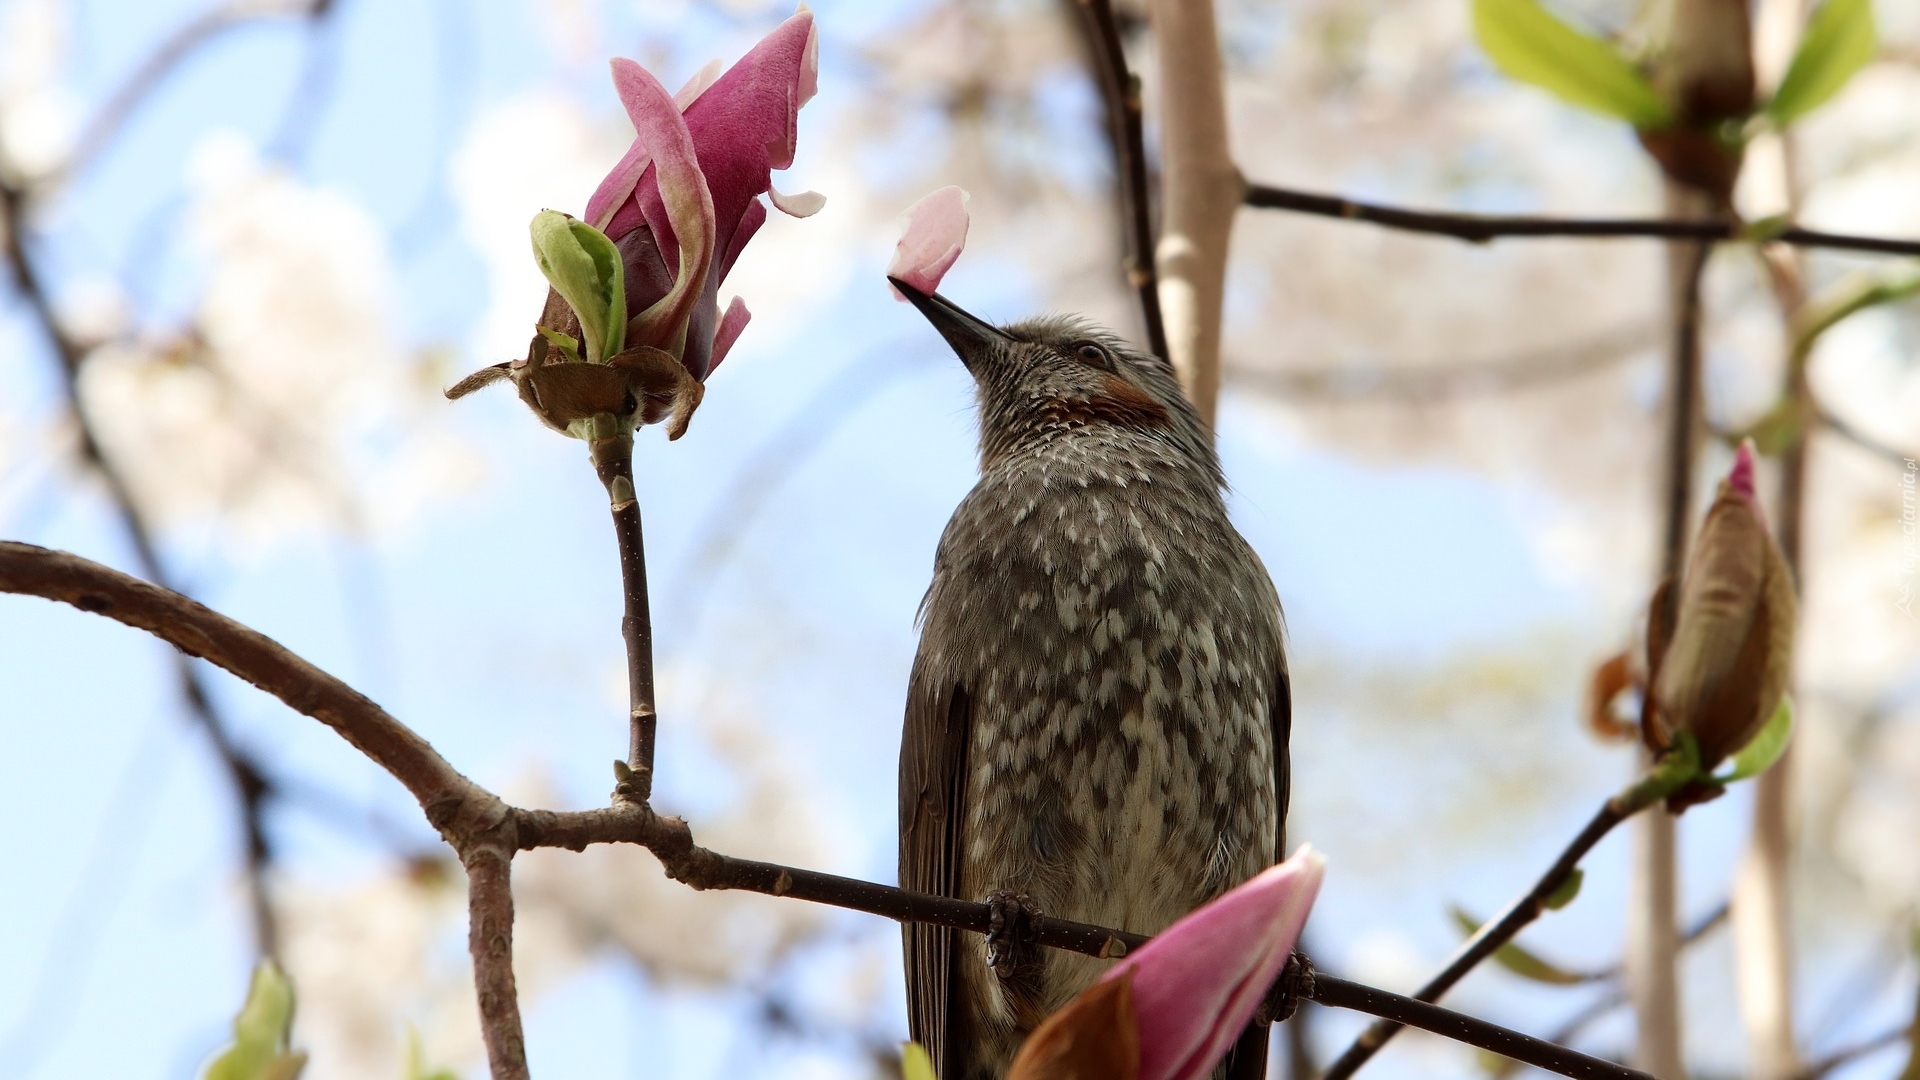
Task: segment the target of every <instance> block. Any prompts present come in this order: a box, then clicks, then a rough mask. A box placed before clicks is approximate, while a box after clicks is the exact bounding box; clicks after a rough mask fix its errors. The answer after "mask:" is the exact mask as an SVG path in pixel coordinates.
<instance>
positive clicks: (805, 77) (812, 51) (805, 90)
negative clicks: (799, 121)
mask: <svg viewBox="0 0 1920 1080" xmlns="http://www.w3.org/2000/svg"><path fill="white" fill-rule="evenodd" d="M803 15H804V16H806V19H807V45H806V48H805V49H803V50H801V54H800V77H799V78H798V79H795V80H794V87H793V98H794V101H793V107H794V108H795V109H799V108H800V107H801V106H803V105H805V104H806V103H807V102H809V101H812V100H813V95H815V94H817V93H819V92H820V27H819V26H818V25H816V24H815V23H814V21H813V9H812V8H810V7H808V6H807V5H806V3H805V2H804V0H802V3H801V4H800V5H799V6H798V7H796V8H794V9H793V17H794V18H796V19H797V18H800V17H801V16H803Z"/></svg>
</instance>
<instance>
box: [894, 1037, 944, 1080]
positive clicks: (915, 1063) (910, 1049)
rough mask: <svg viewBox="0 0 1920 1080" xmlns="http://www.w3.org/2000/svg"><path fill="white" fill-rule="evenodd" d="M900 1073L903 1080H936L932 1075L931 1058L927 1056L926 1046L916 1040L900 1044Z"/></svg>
mask: <svg viewBox="0 0 1920 1080" xmlns="http://www.w3.org/2000/svg"><path fill="white" fill-rule="evenodd" d="M900 1075H901V1076H902V1077H903V1078H904V1080H937V1078H936V1077H935V1076H934V1075H933V1058H932V1057H930V1056H928V1054H927V1048H926V1047H924V1046H921V1045H920V1044H919V1043H917V1042H910V1043H902V1044H901V1046H900Z"/></svg>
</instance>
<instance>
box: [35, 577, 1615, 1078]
mask: <svg viewBox="0 0 1920 1080" xmlns="http://www.w3.org/2000/svg"><path fill="white" fill-rule="evenodd" d="M0 592H9V593H16V594H20V595H25V596H38V597H41V598H43V599H48V600H57V601H60V602H62V603H66V604H71V605H73V606H74V607H77V608H79V609H80V610H82V611H86V612H90V613H92V614H96V615H104V616H106V617H108V618H110V619H114V620H116V621H118V622H121V623H125V624H126V625H128V626H132V627H134V628H136V629H140V630H145V631H147V632H148V633H151V634H153V635H155V636H156V637H159V638H161V639H163V640H165V641H168V642H170V643H172V644H173V645H174V646H175V647H176V648H178V649H180V650H181V651H182V652H185V653H187V654H189V655H192V656H198V657H202V658H204V659H206V660H208V661H209V662H211V663H214V664H217V665H219V666H220V667H222V668H225V669H226V670H227V671H229V672H231V673H233V674H234V675H236V676H238V677H239V678H241V679H244V680H245V681H247V682H248V683H251V684H252V685H254V686H256V687H259V688H260V689H261V690H264V691H266V692H267V693H269V694H272V695H273V696H275V697H277V698H279V699H280V700H281V701H283V702H285V703H286V704H287V705H288V706H290V707H292V708H293V709H295V710H297V711H299V712H302V713H305V714H307V715H308V716H311V717H313V718H314V719H316V720H319V721H320V722H321V723H324V724H326V725H327V726H328V727H331V728H333V729H334V730H335V731H336V732H338V733H339V734H340V735H341V736H342V737H343V738H345V739H346V740H347V741H348V742H349V743H351V744H353V746H354V747H355V748H356V749H358V750H360V752H361V753H363V754H365V755H367V757H369V758H371V759H372V760H373V761H374V762H375V763H376V764H378V765H380V766H381V767H382V768H384V769H386V770H387V771H388V772H389V773H391V774H393V776H394V778H395V779H397V780H399V781H400V782H401V783H402V784H404V785H405V786H406V788H407V790H408V791H409V792H411V793H412V794H413V796H414V798H415V799H417V800H419V802H420V805H421V807H422V809H423V810H425V811H426V814H427V819H428V820H429V821H430V822H432V823H433V824H434V826H435V827H436V828H438V829H439V830H440V833H441V835H442V836H443V837H445V838H446V840H447V842H448V843H449V844H451V845H452V846H453V847H454V849H455V850H456V851H458V852H459V854H460V861H461V863H462V865H464V866H465V867H466V869H467V874H468V905H469V913H470V917H471V920H472V922H471V926H470V931H469V939H468V940H469V947H470V948H471V950H472V952H473V959H474V974H475V983H476V988H477V989H478V991H479V996H480V1007H481V1024H482V1030H483V1032H484V1033H485V1035H486V1040H487V1047H488V1060H489V1062H490V1064H491V1068H492V1075H493V1076H494V1078H495V1080H523V1078H525V1077H526V1075H527V1072H526V1049H525V1042H524V1038H523V1036H522V1034H521V1023H520V1011H519V1002H518V1000H517V996H516V993H515V988H514V979H513V896H512V887H511V867H512V859H513V855H514V853H515V851H516V850H520V849H529V848H535V847H564V848H570V849H573V850H576V851H577V850H580V849H582V848H584V847H586V846H587V845H588V844H595V843H634V844H638V845H640V846H643V847H645V848H647V849H648V850H649V851H652V852H653V853H654V854H655V855H656V856H657V857H658V858H659V859H660V861H661V863H662V864H663V865H664V866H665V867H666V869H667V873H668V874H669V875H671V876H672V877H674V878H675V879H676V880H679V881H681V882H684V883H685V884H687V885H689V886H691V887H693V888H696V889H744V890H748V891H752V892H760V893H766V894H768V895H771V896H790V897H794V898H796V899H804V900H812V901H815V902H817V903H824V904H832V905H834V906H837V907H845V908H851V909H854V910H859V911H868V912H872V913H874V914H878V915H884V916H886V917H888V918H891V919H895V920H898V921H903V922H906V921H910V922H924V923H932V924H934V925H939V926H952V927H956V928H959V929H964V930H973V931H976V932H985V931H986V930H987V928H988V926H989V925H990V920H991V917H992V916H991V911H992V909H991V908H990V907H988V905H986V904H982V903H973V902H970V901H966V900H955V899H950V898H946V897H937V896H927V895H923V894H920V893H913V892H908V891H906V890H904V889H897V888H894V887H892V886H888V885H880V884H876V883H873V882H867V881H858V880H855V879H853V878H844V877H839V876H837V875H834V874H823V873H819V872H817V871H812V870H802V869H797V868H795V867H788V866H779V865H775V864H773V863H763V862H756V861H753V860H750V859H736V858H733V857H731V856H727V855H721V854H719V853H717V852H714V851H709V850H708V849H706V848H702V847H700V846H698V845H697V844H695V843H694V842H693V834H692V831H691V830H690V829H688V827H687V824H686V822H684V821H682V820H680V819H678V818H665V817H661V816H659V815H657V814H655V813H654V812H653V810H652V808H651V807H649V806H647V805H646V804H645V803H642V802H639V801H637V800H633V799H622V800H619V801H616V802H615V804H614V805H612V806H610V807H607V808H605V809H601V810H589V811H574V812H567V811H551V810H522V809H519V808H516V807H512V806H509V805H507V804H506V803H505V802H503V801H502V800H501V799H500V798H499V797H498V796H496V795H494V794H493V793H492V792H490V791H488V790H486V789H485V788H483V787H481V786H480V785H478V784H476V783H474V782H473V781H471V780H469V779H467V778H466V777H465V776H462V775H461V774H460V773H459V772H458V771H457V770H456V769H454V767H453V766H452V765H450V764H448V762H447V761H446V759H444V758H442V757H441V756H440V755H439V754H438V753H437V752H436V751H435V750H434V749H433V747H432V746H431V745H429V744H428V743H427V741H426V740H425V739H422V738H421V737H420V736H419V735H417V734H415V733H414V732H413V731H412V730H411V729H409V728H408V727H407V726H406V725H404V724H402V723H401V722H400V721H399V720H396V719H395V718H394V717H393V716H391V715H389V714H388V713H387V712H386V710H384V709H382V708H380V706H378V705H376V704H374V703H373V702H372V701H371V700H369V699H368V698H366V697H365V696H364V695H362V694H360V693H359V692H358V691H356V690H354V689H353V688H352V687H350V686H348V685H346V684H345V683H343V682H341V681H340V680H339V679H336V678H334V677H333V676H332V675H329V674H327V673H326V672H325V671H322V670H320V669H319V668H317V667H315V666H314V665H313V664H311V663H308V662H307V661H306V660H304V659H302V658H300V657H299V656H296V655H295V654H293V653H292V652H290V651H288V650H287V649H286V648H285V647H283V646H281V645H280V644H279V643H277V642H275V641H273V640H272V639H271V638H268V637H267V636H266V635H264V634H261V633H260V632H259V631H257V630H253V629H251V628H249V627H247V626H243V625H241V624H240V623H238V622H235V621H234V620H232V619H229V618H227V617H226V616H224V615H221V614H219V613H218V612H215V611H212V610H211V609H209V608H207V607H206V606H205V605H203V604H200V603H198V602H196V601H194V600H191V599H189V598H187V597H185V596H181V595H180V594H178V593H175V592H171V591H169V590H166V589H162V588H159V587H157V586H154V585H150V584H148V583H147V582H144V581H140V580H138V579H137V578H133V577H130V576H128V575H126V574H123V573H121V572H119V571H117V570H114V569H111V568H109V567H106V566H102V565H100V564H99V563H96V562H92V561H91V560H88V559H83V558H80V557H79V556H77V555H71V554H68V553H66V552H60V551H51V550H48V549H46V548H42V547H36V546H34V545H32V544H21V543H15V542H11V541H0ZM1598 825H1599V819H1596V825H1595V826H1589V832H1590V833H1591V832H1593V830H1594V829H1595V828H1596V827H1597V826H1598ZM1604 831H1605V829H1604V828H1601V829H1600V832H1602V833H1604ZM1582 835H1583V837H1584V836H1586V835H1587V834H1582ZM1594 839H1595V840H1597V839H1598V836H1597V835H1595V836H1594ZM1587 846H1589V847H1590V846H1591V844H1588V845H1587ZM1581 850H1582V851H1584V849H1581ZM1568 860H1572V861H1577V860H1578V853H1575V852H1573V851H1571V850H1570V851H1569V853H1568V855H1566V856H1563V863H1565V864H1566V865H1567V867H1568V868H1569V870H1570V867H1571V862H1569V861H1568ZM1558 867H1559V864H1556V868H1558ZM1563 876H1564V875H1563ZM1549 891H1550V890H1549ZM1038 929H1039V942H1040V943H1041V944H1043V945H1047V946H1051V947H1053V948H1060V949H1069V950H1072V951H1074V952H1081V953H1085V954H1087V955H1090V956H1097V957H1109V958H1110V957H1115V956H1121V955H1124V954H1125V953H1126V952H1127V951H1129V950H1131V949H1133V948H1137V947H1138V946H1140V945H1141V944H1143V943H1145V941H1146V940H1147V938H1146V937H1145V936H1143V935H1140V934H1133V933H1128V932H1126V931H1122V930H1113V929H1108V928H1106V927H1099V926H1091V925H1088V924H1085V923H1077V922H1071V921H1069V920H1065V919H1050V918H1042V919H1041V920H1040V923H1039V928H1038ZM1482 937H1484V935H1480V936H1476V938H1475V941H1479V940H1481V938H1482ZM1469 944H1470V945H1471V944H1473V943H1471V942H1470V943H1469ZM1486 951H1489V952H1490V951H1491V949H1490V948H1489V949H1487V950H1486ZM1312 996H1313V997H1314V999H1315V1000H1318V1001H1320V1002H1321V1003H1322V1004H1325V1005H1331V1006H1336V1007H1339V1008H1350V1009H1357V1010H1359V1011H1362V1012H1368V1013H1372V1014H1374V1015H1377V1016H1384V1017H1390V1018H1392V1019H1393V1021H1394V1022H1395V1023H1396V1024H1412V1025H1415V1026H1418V1027H1421V1028H1424V1029H1426V1030H1429V1031H1433V1032H1435V1033H1436V1034H1440V1035H1444V1036H1446V1037H1448V1038H1453V1039H1458V1040H1461V1041H1464V1042H1468V1043H1471V1044H1472V1045H1475V1046H1481V1047H1484V1048H1486V1049H1491V1050H1494V1051H1496V1052H1498V1053H1502V1054H1508V1055H1510V1056H1514V1057H1515V1058H1516V1059H1518V1060H1521V1061H1525V1062H1527V1063H1529V1064H1534V1065H1538V1066H1540V1067H1541V1068H1546V1069H1551V1070H1553V1071H1555V1072H1559V1073H1561V1074H1563V1075H1566V1076H1576V1077H1606V1078H1611V1080H1646V1078H1645V1076H1644V1074H1642V1073H1638V1072H1635V1071H1633V1070H1631V1069H1628V1068H1625V1067H1624V1066H1619V1065H1615V1064H1613V1063H1611V1062H1605V1061H1600V1060H1598V1059H1596V1058H1590V1057H1587V1056H1586V1055H1584V1054H1578V1053H1576V1052H1574V1051H1571V1050H1567V1049H1565V1048H1564V1047H1556V1046H1553V1045H1551V1044H1548V1043H1544V1042H1541V1041H1540V1040H1538V1039H1534V1038H1532V1037H1530V1036H1527V1035H1523V1034H1520V1033H1519V1032H1515V1031H1510V1030H1508V1029H1505V1028H1502V1027H1500V1026H1498V1025H1496V1024H1490V1023H1488V1022H1486V1021H1484V1020H1478V1019H1475V1018H1473V1017H1468V1016H1463V1015H1461V1014H1458V1013H1455V1012H1452V1011H1451V1010H1447V1009H1442V1008H1440V1007H1438V1006H1435V1005H1430V1004H1426V1003H1423V1002H1419V1001H1415V1000H1412V999H1409V998H1405V997H1401V996H1399V995H1397V994H1390V993H1387V992H1386V991H1382V990H1376V989H1374V988H1372V987H1367V986H1362V985H1360V984H1358V983H1350V982H1347V981H1345V980H1343V979H1335V978H1332V977H1328V976H1321V977H1318V978H1317V981H1316V982H1315V983H1314V993H1313V995H1312Z"/></svg>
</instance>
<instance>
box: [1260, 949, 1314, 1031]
mask: <svg viewBox="0 0 1920 1080" xmlns="http://www.w3.org/2000/svg"><path fill="white" fill-rule="evenodd" d="M1311 997H1313V961H1311V960H1309V959H1307V954H1306V953H1301V952H1296V953H1294V954H1293V955H1291V956H1289V957H1287V965H1286V966H1285V967H1283V968H1281V969H1280V975H1279V977H1278V978H1276V979H1274V980H1273V987H1272V988H1271V989H1269V990H1268V991H1267V998H1266V1000H1265V1001H1262V1002H1261V1003H1260V1008H1259V1009H1258V1010H1257V1011H1255V1013H1254V1019H1255V1020H1257V1021H1259V1022H1261V1023H1265V1024H1278V1023H1282V1022H1284V1021H1287V1020H1291V1019H1292V1018H1293V1014H1294V1011H1295V1010H1296V1009H1298V1008H1300V1003H1301V1002H1303V1001H1306V1000H1308V999H1309V998H1311Z"/></svg>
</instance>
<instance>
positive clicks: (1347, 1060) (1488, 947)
mask: <svg viewBox="0 0 1920 1080" xmlns="http://www.w3.org/2000/svg"><path fill="white" fill-rule="evenodd" d="M1629 816H1630V815H1629V814H1628V813H1627V811H1625V810H1624V809H1622V807H1621V806H1620V803H1619V800H1617V799H1609V800H1607V803H1606V805H1605V806H1602V807H1601V808H1600V812H1599V813H1597V814H1595V815H1594V816H1593V820H1591V821H1589V822H1587V827H1586V828H1584V829H1582V830H1580V835H1578V836H1576V837H1574V838H1573V842H1572V843H1570V844H1568V845H1567V847H1566V850H1565V851H1562V852H1561V853H1560V857H1559V858H1557V859H1555V860H1554V862H1553V865H1552V866H1551V867H1549V868H1548V869H1547V872H1546V873H1544V874H1542V875H1540V880H1539V881H1537V882H1535V883H1534V886H1533V888H1532V889H1529V890H1528V891H1527V892H1526V893H1524V894H1522V895H1521V897H1520V898H1519V899H1517V900H1515V901H1514V902H1512V903H1511V904H1508V905H1507V908H1506V910H1505V911H1502V912H1501V913H1500V915H1499V916H1498V917H1497V918H1495V919H1493V920H1492V921H1490V922H1488V923H1486V924H1485V925H1483V926H1481V927H1480V929H1479V930H1477V931H1475V933H1474V935H1473V936H1472V937H1470V938H1468V939H1467V940H1466V941H1464V942H1461V944H1460V947H1459V948H1458V949H1456V950H1454V953H1453V957H1452V959H1450V960H1448V961H1447V966H1446V967H1444V968H1442V969H1441V970H1440V974H1438V975H1435V976H1434V977H1433V978H1431V979H1429V980H1427V984H1426V985H1425V986H1422V987H1421V988H1420V990H1419V992H1417V993H1416V994H1415V995H1414V998H1415V999H1416V1000H1419V1001H1427V1002H1432V1001H1438V1000H1440V995H1442V994H1444V993H1446V992H1447V991H1448V990H1450V989H1452V988H1453V985H1454V984H1455V983H1457V982H1459V981H1460V980H1461V979H1463V978H1465V977H1466V974H1467V972H1469V971H1472V970H1473V969H1474V968H1475V967H1476V966H1477V965H1478V964H1479V963H1480V961H1482V960H1485V959H1486V958H1487V957H1489V956H1492V955H1493V954H1494V953H1496V952H1498V951H1499V950H1500V947H1501V946H1502V945H1505V944H1506V943H1507V942H1509V941H1512V940H1513V939H1514V938H1515V937H1516V936H1517V935H1518V934H1519V933H1520V931H1521V930H1522V929H1524V928H1525V927H1526V926H1527V924H1528V923H1531V922H1533V921H1534V920H1535V919H1537V918H1539V917H1540V915H1541V913H1542V912H1544V911H1546V910H1547V900H1548V898H1550V897H1552V896H1553V894H1554V893H1556V892H1558V891H1559V890H1560V888H1561V887H1562V886H1564V885H1565V884H1566V883H1567V879H1569V878H1571V877H1572V876H1573V872H1574V869H1575V868H1576V867H1578V866H1579V865H1580V860H1581V859H1584V858H1586V856H1587V852H1589V851H1592V850H1593V846H1594V845H1595V844H1598V843H1599V842H1600V839H1601V838H1602V837H1604V836H1606V835H1607V834H1608V833H1609V832H1612V831H1613V827H1614V826H1616V825H1618V824H1620V823H1621V822H1622V821H1625V820H1626V819H1627V818H1628V817H1629ZM1402 1023H1404V1021H1401V1022H1396V1021H1395V1020H1383V1021H1381V1022H1379V1023H1376V1024H1374V1025H1373V1026H1371V1027H1369V1028H1367V1030H1366V1031H1364V1032H1362V1033H1361V1034H1360V1037H1359V1038H1358V1039H1355V1040H1354V1042H1353V1045H1352V1046H1349V1047H1347V1052H1346V1053H1344V1054H1341V1055H1340V1058H1339V1060H1338V1061H1335V1062H1334V1063H1333V1066H1332V1067H1331V1068H1329V1069H1328V1070H1327V1074H1326V1077H1325V1080H1345V1078H1346V1077H1349V1076H1352V1075H1353V1074H1354V1073H1355V1072H1358V1071H1359V1069H1360V1067H1361V1066H1362V1065H1365V1064H1366V1063H1367V1062H1368V1061H1369V1060H1370V1059H1371V1058H1372V1057H1373V1055H1374V1054H1375V1053H1376V1052H1377V1051H1379V1049H1380V1048H1381V1047H1382V1046H1384V1045H1386V1042H1387V1040H1388V1039H1391V1038H1393V1036H1394V1034H1395V1033H1396V1032H1398V1031H1399V1030H1400V1028H1401V1026H1402Z"/></svg>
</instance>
